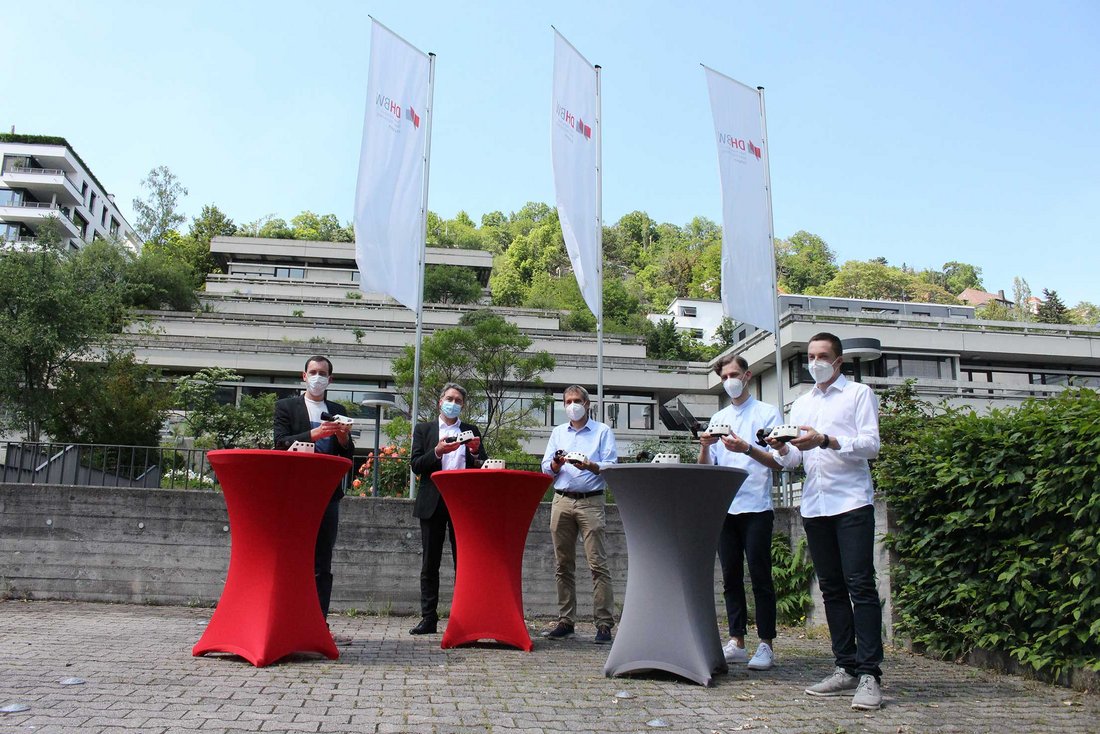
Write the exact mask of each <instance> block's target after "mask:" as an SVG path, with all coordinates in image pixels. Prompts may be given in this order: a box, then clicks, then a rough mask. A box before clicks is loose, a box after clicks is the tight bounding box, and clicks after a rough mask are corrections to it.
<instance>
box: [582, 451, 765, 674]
mask: <svg viewBox="0 0 1100 734" xmlns="http://www.w3.org/2000/svg"><path fill="white" fill-rule="evenodd" d="M601 476H603V477H604V478H605V479H606V480H607V484H608V486H609V487H610V488H611V491H612V492H614V495H615V503H616V505H617V506H618V509H619V517H620V518H621V519H622V523H623V532H624V533H625V534H626V552H627V564H628V565H627V573H626V596H625V598H624V599H623V613H622V618H621V619H620V620H619V631H618V633H617V634H616V635H615V642H614V643H613V644H612V646H611V652H610V654H609V655H608V657H607V664H606V665H605V666H604V673H605V674H606V675H608V676H613V675H623V674H625V673H633V672H639V671H644V670H664V671H667V672H669V673H675V674H676V675H679V676H682V677H684V678H687V679H689V680H693V681H695V682H696V683H700V684H702V685H706V686H709V685H710V684H711V680H712V677H713V675H714V673H724V672H726V659H725V657H724V656H723V654H722V639H721V635H720V633H719V631H718V617H717V614H716V613H715V602H714V556H715V554H716V553H717V551H718V536H719V535H720V534H721V532H722V523H723V521H724V520H725V517H726V512H727V511H728V510H729V506H730V503H732V502H733V497H734V495H735V494H737V490H738V489H739V488H740V486H741V483H742V482H744V481H745V477H746V476H748V473H747V472H745V471H744V470H742V469H733V468H730V467H723V466H709V465H705V464H618V465H615V466H611V467H608V468H606V469H604V470H603V471H602V472H601Z"/></svg>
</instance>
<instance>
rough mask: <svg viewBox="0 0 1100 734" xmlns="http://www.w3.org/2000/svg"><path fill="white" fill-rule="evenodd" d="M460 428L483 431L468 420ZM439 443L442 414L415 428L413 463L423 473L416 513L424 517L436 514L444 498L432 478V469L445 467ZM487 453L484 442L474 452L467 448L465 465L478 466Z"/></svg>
mask: <svg viewBox="0 0 1100 734" xmlns="http://www.w3.org/2000/svg"><path fill="white" fill-rule="evenodd" d="M459 430H462V431H473V432H474V435H475V436H477V437H478V438H480V437H481V432H480V431H479V430H477V426H474V425H472V424H470V423H466V422H465V421H460V422H459ZM437 443H439V418H438V417H437V418H435V419H434V420H430V421H425V422H423V423H417V424H416V428H414V429H413V443H412V453H411V454H410V457H411V461H410V463H411V465H412V470H413V473H414V474H417V475H418V476H419V477H420V489H419V490H418V491H417V493H416V506H415V507H414V508H413V515H415V516H416V517H419V518H422V519H425V520H426V519H428V518H429V517H431V516H432V515H434V514H435V510H436V507H438V506H439V503H440V502H441V501H442V498H441V497H440V496H439V490H438V489H437V488H436V486H435V482H433V481H432V477H431V474H432V472H437V471H440V470H441V469H442V468H443V459H441V458H439V457H438V456H436V455H435V445H436V444H437ZM487 458H488V456H487V455H486V453H485V444H482V445H481V447H480V448H479V449H478V452H477V455H476V456H475V455H474V454H472V453H471V452H470V451H467V452H466V468H467V469H476V468H478V467H480V466H481V465H482V463H484V461H485V459H487Z"/></svg>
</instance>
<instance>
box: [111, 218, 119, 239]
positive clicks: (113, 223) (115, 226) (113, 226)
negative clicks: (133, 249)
mask: <svg viewBox="0 0 1100 734" xmlns="http://www.w3.org/2000/svg"><path fill="white" fill-rule="evenodd" d="M120 226H121V225H120V223H119V221H118V220H117V219H115V218H114V217H111V236H112V237H118V228H119V227H120Z"/></svg>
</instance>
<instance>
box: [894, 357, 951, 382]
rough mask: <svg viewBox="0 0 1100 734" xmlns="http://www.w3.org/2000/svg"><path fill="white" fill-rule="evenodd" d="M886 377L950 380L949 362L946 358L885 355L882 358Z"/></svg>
mask: <svg viewBox="0 0 1100 734" xmlns="http://www.w3.org/2000/svg"><path fill="white" fill-rule="evenodd" d="M882 365H883V368H884V369H885V374H886V377H913V378H918V379H919V378H922V377H923V378H925V379H933V380H950V379H951V378H952V374H951V361H950V360H949V359H948V358H947V357H923V356H913V355H899V354H886V355H883V357H882Z"/></svg>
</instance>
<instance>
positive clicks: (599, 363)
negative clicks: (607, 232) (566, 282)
mask: <svg viewBox="0 0 1100 734" xmlns="http://www.w3.org/2000/svg"><path fill="white" fill-rule="evenodd" d="M595 68H596V293H597V295H596V298H598V299H599V300H598V301H597V304H598V306H599V313H598V314H597V315H596V398H597V400H598V401H599V404H600V411H599V420H600V422H601V423H603V422H604V419H605V417H606V415H607V412H606V409H605V407H604V400H603V110H602V108H601V102H600V67H599V66H598V65H597V66H596V67H595Z"/></svg>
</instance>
